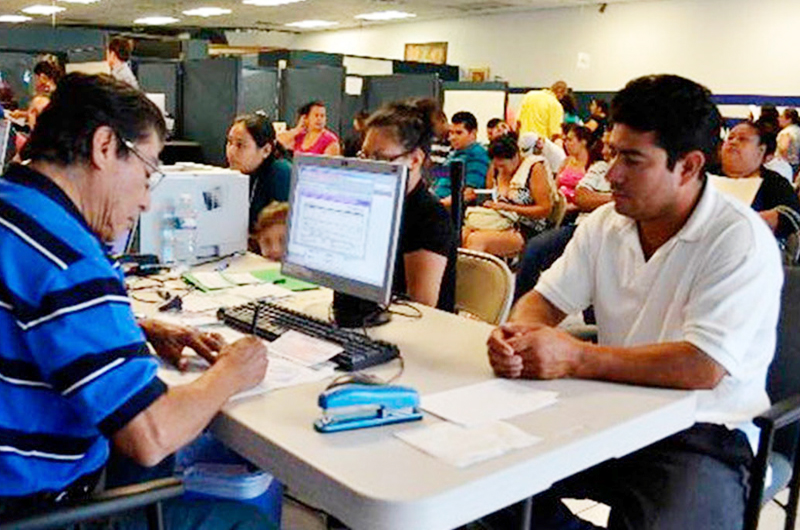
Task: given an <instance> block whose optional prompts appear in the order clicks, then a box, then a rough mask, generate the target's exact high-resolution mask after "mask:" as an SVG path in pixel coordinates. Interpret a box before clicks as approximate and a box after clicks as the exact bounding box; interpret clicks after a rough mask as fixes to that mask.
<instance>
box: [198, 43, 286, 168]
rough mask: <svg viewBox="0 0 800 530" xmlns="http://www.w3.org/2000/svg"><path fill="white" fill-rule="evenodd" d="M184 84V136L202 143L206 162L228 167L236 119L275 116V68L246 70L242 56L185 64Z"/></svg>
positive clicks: (276, 82)
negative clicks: (227, 144)
mask: <svg viewBox="0 0 800 530" xmlns="http://www.w3.org/2000/svg"><path fill="white" fill-rule="evenodd" d="M182 81H183V112H182V114H183V119H182V122H183V137H184V138H185V139H187V140H193V141H196V142H199V143H200V145H201V146H202V148H203V154H204V158H205V161H206V163H209V164H215V165H225V135H226V133H227V130H228V127H229V126H230V124H231V122H232V121H233V119H234V118H235V117H236V116H238V115H240V114H244V113H247V112H253V111H256V110H264V111H265V112H267V114H268V115H269V116H272V117H274V116H275V114H276V112H275V111H276V107H277V103H276V101H275V99H276V98H275V95H276V94H277V92H278V74H277V71H276V70H275V69H273V68H253V67H248V68H244V67H243V66H242V59H241V58H240V57H220V58H215V59H200V60H194V61H186V62H185V63H184V75H183V79H182Z"/></svg>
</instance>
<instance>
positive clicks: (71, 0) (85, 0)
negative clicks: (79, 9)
mask: <svg viewBox="0 0 800 530" xmlns="http://www.w3.org/2000/svg"><path fill="white" fill-rule="evenodd" d="M58 1H59V2H66V3H68V4H94V3H95V2H99V1H100V0H58Z"/></svg>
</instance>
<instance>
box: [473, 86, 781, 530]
mask: <svg viewBox="0 0 800 530" xmlns="http://www.w3.org/2000/svg"><path fill="white" fill-rule="evenodd" d="M612 121H613V122H614V130H613V132H612V134H611V141H610V144H611V147H612V149H613V151H614V158H613V160H612V162H611V167H610V168H609V171H608V174H607V178H608V181H609V183H610V185H611V190H612V193H613V198H614V203H613V204H609V205H606V206H604V207H601V208H599V209H598V210H597V211H596V212H594V213H593V214H592V215H590V216H589V217H588V218H587V219H586V220H585V221H584V222H583V223H581V224H580V226H579V227H578V229H577V231H576V233H575V235H574V237H573V238H572V240H571V242H570V243H569V245H568V246H567V248H566V250H565V252H564V255H563V256H562V257H561V258H560V259H559V260H558V261H557V262H556V263H555V264H554V265H553V267H552V268H550V269H549V270H548V271H547V272H545V273H544V274H543V275H542V277H541V279H540V280H539V283H538V284H537V285H536V288H535V289H534V290H533V291H531V292H530V293H528V294H527V295H525V296H524V297H523V298H522V299H520V300H519V302H518V303H517V304H516V306H515V308H514V311H513V312H512V315H511V318H510V320H509V323H508V324H507V325H505V326H502V327H500V328H497V329H496V330H495V331H494V332H493V333H492V335H491V337H490V339H489V360H490V362H491V365H492V368H493V369H494V371H495V373H496V374H497V375H499V376H502V377H511V378H517V377H523V378H537V379H552V378H562V377H573V378H586V379H602V380H608V381H617V382H622V383H629V384H639V385H648V386H660V387H668V388H681V389H694V390H698V391H699V392H698V396H697V397H698V406H697V423H696V424H695V425H694V426H693V427H691V428H690V429H687V430H686V431H683V432H681V433H678V434H677V435H674V436H672V437H670V438H667V439H666V440H662V441H661V442H658V443H656V444H654V445H652V446H649V447H647V448H645V449H642V450H640V451H638V452H636V453H633V454H631V455H628V456H626V457H623V458H620V459H617V460H613V461H608V462H605V463H603V464H600V465H599V466H596V467H595V468H592V469H589V470H587V471H584V472H582V473H580V474H578V475H576V476H574V477H571V478H569V479H566V480H564V481H562V482H560V483H557V484H555V485H554V487H553V488H552V489H551V490H549V491H548V492H545V493H544V494H542V495H539V496H537V497H536V498H535V505H534V516H533V517H534V522H535V525H534V527H535V528H537V529H540V528H581V527H584V526H582V523H579V522H576V521H575V520H574V519H572V518H571V515H570V514H569V512H568V511H567V510H566V508H565V507H564V506H563V505H562V504H561V503H560V501H559V499H560V498H561V497H570V496H572V497H583V496H585V497H588V498H593V499H595V500H598V501H601V502H604V503H606V504H608V505H609V506H611V515H610V519H609V528H615V529H616V528H624V529H636V530H647V529H656V528H658V529H660V530H662V529H676V530H677V529H689V528H698V529H699V528H703V529H706V530H707V529H717V528H718V529H732V528H740V527H741V525H742V520H743V515H744V506H745V492H746V480H747V471H746V469H747V467H748V466H749V465H750V463H751V461H752V458H753V455H752V449H751V444H750V443H748V438H750V441H754V440H755V436H754V435H755V432H754V431H753V429H754V427H753V426H752V424H751V423H750V419H751V418H752V417H753V416H754V415H756V414H758V413H759V412H761V411H763V410H764V409H766V408H767V407H768V405H769V400H768V398H767V394H766V390H765V385H766V374H767V368H768V366H769V363H770V361H771V360H772V355H773V351H774V348H775V329H776V323H777V319H778V311H779V305H780V290H781V284H782V270H781V264H780V257H779V253H778V249H777V246H776V244H775V239H774V237H773V236H772V234H771V233H770V231H769V229H768V228H767V226H766V224H765V223H764V222H763V221H762V220H761V219H760V218H759V217H758V216H757V215H756V214H754V213H753V212H752V211H751V209H750V208H748V207H747V206H745V205H743V204H738V203H736V202H734V200H733V199H728V198H727V197H725V196H723V195H721V194H719V193H717V191H716V190H715V189H714V188H713V187H712V186H711V185H708V184H707V180H706V178H705V171H704V168H705V164H706V161H707V160H709V158H710V157H711V156H712V153H713V152H714V149H715V148H716V143H717V140H718V138H719V136H718V134H717V133H718V128H719V124H720V117H719V113H718V111H717V109H716V107H715V105H714V104H713V103H712V102H711V99H710V93H709V92H708V90H707V89H705V88H704V87H702V86H700V85H698V84H696V83H694V82H692V81H689V80H687V79H683V78H680V77H677V76H667V75H662V76H649V77H643V78H639V79H636V80H634V81H631V82H630V83H628V85H627V86H626V87H625V88H624V89H623V90H622V91H621V92H620V93H619V94H618V95H617V96H616V97H615V98H614V101H613V103H612ZM590 304H593V305H594V310H595V315H596V317H597V323H598V328H599V336H598V338H599V343H598V344H597V345H595V344H588V343H584V342H580V341H578V340H576V339H574V338H572V337H570V336H569V335H567V334H566V333H564V332H563V331H561V330H558V329H556V328H555V326H556V325H558V323H559V322H561V320H562V319H563V318H564V317H565V315H567V314H571V313H575V312H577V311H580V310H582V309H584V308H586V307H588V306H589V305H590ZM588 527H592V526H591V525H589V526H588Z"/></svg>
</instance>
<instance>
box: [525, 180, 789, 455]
mask: <svg viewBox="0 0 800 530" xmlns="http://www.w3.org/2000/svg"><path fill="white" fill-rule="evenodd" d="M782 283H783V269H782V267H781V260H780V256H779V252H778V246H777V244H776V242H775V238H774V236H773V235H772V233H771V232H770V231H769V229H768V228H767V225H766V223H765V222H764V221H763V220H762V219H761V218H760V217H758V216H757V215H756V214H755V213H754V212H753V211H752V210H751V209H750V208H748V207H747V206H744V205H743V204H740V203H739V202H737V201H736V200H734V199H730V198H728V197H726V196H724V195H722V194H720V193H719V192H717V191H716V189H715V188H714V187H713V186H708V185H706V186H705V189H704V191H703V194H702V197H701V199H700V201H699V202H698V204H697V206H696V207H695V210H694V212H692V215H691V216H690V217H689V219H688V221H687V222H686V224H685V225H684V226H683V228H682V229H681V230H680V231H679V232H678V233H677V234H676V235H675V236H673V237H672V238H671V239H670V240H669V241H667V242H666V243H665V244H664V245H662V246H661V247H660V248H659V249H658V250H657V251H656V252H655V253H654V254H653V256H651V258H650V259H649V260H648V261H645V259H644V253H643V252H642V248H641V244H640V242H639V235H638V229H637V226H636V223H635V222H634V221H633V220H632V219H630V218H628V217H624V216H622V215H620V214H618V213H617V212H616V211H615V210H614V205H613V204H608V205H605V206H603V207H601V208H599V209H598V210H596V211H595V212H594V213H592V214H591V215H590V216H589V217H587V218H586V220H585V221H584V222H583V223H581V224H580V225H579V226H578V228H577V230H576V232H575V235H574V236H573V238H572V240H571V241H570V243H569V245H568V246H567V248H566V250H565V251H564V254H563V255H562V256H561V258H559V259H558V261H556V262H555V263H554V264H553V266H552V267H551V268H550V269H549V270H548V271H546V272H545V273H543V274H542V276H541V278H540V280H539V283H538V284H537V285H536V290H537V291H538V292H539V293H541V294H542V295H543V296H544V297H545V298H547V300H549V301H550V302H551V303H553V304H554V305H555V306H556V307H558V308H559V309H560V310H561V311H563V312H564V313H567V314H572V313H575V312H577V311H580V310H582V309H585V308H586V307H588V306H589V305H590V304H594V311H595V315H596V317H597V324H598V329H599V335H598V341H599V343H600V344H605V345H613V346H639V345H645V344H654V343H663V342H680V341H686V342H689V343H691V344H693V345H694V346H696V347H698V348H699V349H701V350H702V351H703V352H705V353H706V354H707V355H709V356H710V357H711V358H713V359H714V360H715V361H717V362H718V363H719V364H721V365H722V366H723V367H724V368H725V369H726V370H727V375H725V377H724V378H723V379H722V381H721V382H720V383H719V384H718V385H717V387H716V388H714V389H713V390H709V391H699V392H698V410H697V421H698V422H709V423H716V424H724V425H727V426H728V427H729V428H734V427H738V428H742V429H743V430H745V431H746V432H747V433H748V436H750V437H751V441H753V438H752V435H753V434H755V431H753V428H754V427H753V428H751V427H752V424H750V420H751V418H752V417H753V416H755V415H757V414H758V413H760V412H763V411H764V410H765V409H767V408H768V406H769V399H768V397H767V393H766V390H765V387H766V376H767V368H768V367H769V363H770V362H771V360H772V356H773V354H774V351H775V335H776V325H777V321H778V311H779V308H780V294H781V285H782Z"/></svg>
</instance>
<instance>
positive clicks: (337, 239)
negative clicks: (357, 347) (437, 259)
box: [282, 156, 408, 305]
mask: <svg viewBox="0 0 800 530" xmlns="http://www.w3.org/2000/svg"><path fill="white" fill-rule="evenodd" d="M407 179H408V175H407V169H406V167H405V166H401V165H396V164H388V163H385V162H373V161H365V160H356V159H351V158H339V157H320V156H297V157H295V159H294V166H293V169H292V187H291V193H290V196H289V202H290V209H289V221H288V228H287V241H286V254H285V256H284V259H283V266H282V271H283V272H284V273H285V274H287V275H289V276H293V277H296V278H300V279H303V280H307V281H310V282H312V283H316V284H317V285H321V286H324V287H329V288H331V289H333V290H335V291H337V292H339V293H343V294H346V295H350V296H354V297H358V298H361V299H364V300H369V301H372V302H375V303H378V304H384V305H387V304H388V303H389V302H390V300H391V295H392V276H393V274H394V263H395V256H396V254H397V246H398V239H399V233H400V222H401V219H402V213H403V199H404V198H405V190H406V181H407Z"/></svg>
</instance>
